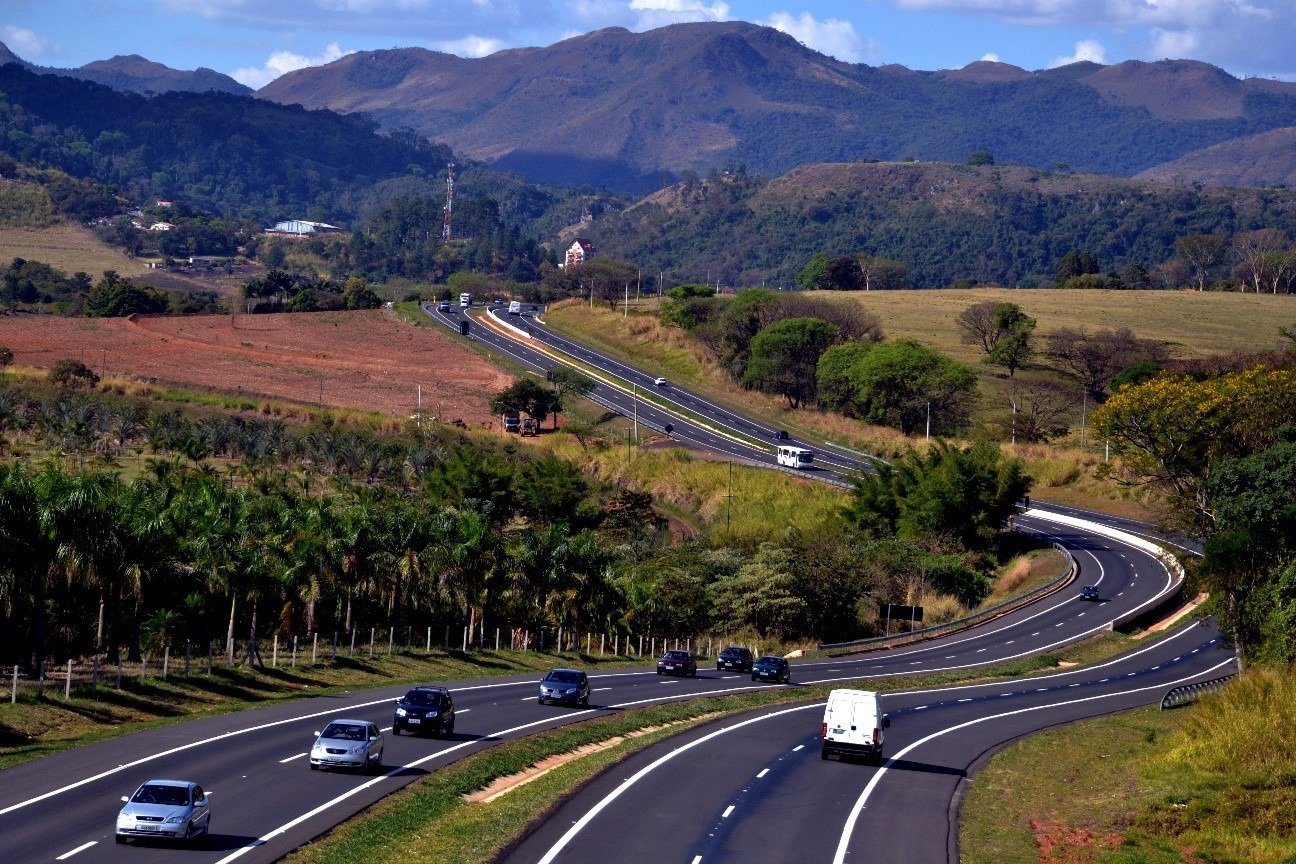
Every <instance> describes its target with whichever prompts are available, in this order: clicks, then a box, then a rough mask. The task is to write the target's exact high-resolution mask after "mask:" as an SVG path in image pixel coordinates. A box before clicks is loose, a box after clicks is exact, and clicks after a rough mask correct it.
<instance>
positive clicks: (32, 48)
mask: <svg viewBox="0 0 1296 864" xmlns="http://www.w3.org/2000/svg"><path fill="white" fill-rule="evenodd" d="M0 41H3V42H4V43H5V45H8V46H9V50H10V51H12V52H14V53H15V54H17V55H18V56H19V57H21V58H22V59H24V60H31V59H33V58H39V57H41V56H43V55H44V54H45V52H46V51H48V50H49V49H50V48H51V47H53V46H52V45H51V43H50V41H49V40H48V39H44V38H42V37H40V36H38V35H36V33H35V31H33V30H29V29H27V28H26V27H16V26H14V25H13V24H6V25H4V26H3V27H0Z"/></svg>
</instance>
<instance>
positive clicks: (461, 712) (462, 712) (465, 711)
mask: <svg viewBox="0 0 1296 864" xmlns="http://www.w3.org/2000/svg"><path fill="white" fill-rule="evenodd" d="M471 710H472V709H471V708H460V709H459V710H458V711H456V712H455V713H456V714H467V713H468V712H469V711H471Z"/></svg>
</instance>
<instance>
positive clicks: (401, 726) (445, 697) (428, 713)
mask: <svg viewBox="0 0 1296 864" xmlns="http://www.w3.org/2000/svg"><path fill="white" fill-rule="evenodd" d="M454 725H455V708H454V697H452V696H451V695H450V691H449V690H447V689H446V688H444V687H415V688H414V689H413V690H411V691H409V692H408V693H406V694H405V695H404V696H402V697H401V698H399V699H397V700H396V716H395V717H393V718H392V734H393V735H399V734H401V733H402V732H411V733H413V734H415V735H418V734H420V733H424V734H431V735H437V736H447V735H453V734H454Z"/></svg>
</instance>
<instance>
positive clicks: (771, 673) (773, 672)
mask: <svg viewBox="0 0 1296 864" xmlns="http://www.w3.org/2000/svg"><path fill="white" fill-rule="evenodd" d="M751 676H752V680H753V681H776V682H778V683H781V684H789V683H791V681H792V664H791V663H789V662H788V661H786V660H784V659H783V658H782V657H775V656H774V655H772V654H766V655H765V656H764V657H762V658H760V659H759V660H757V661H756V662H755V663H753V664H752V667H751Z"/></svg>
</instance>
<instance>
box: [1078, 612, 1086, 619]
mask: <svg viewBox="0 0 1296 864" xmlns="http://www.w3.org/2000/svg"><path fill="white" fill-rule="evenodd" d="M1084 616H1085V613H1083V612H1081V613H1080V614H1079V615H1077V616H1076V617H1077V618H1083V617H1084Z"/></svg>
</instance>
